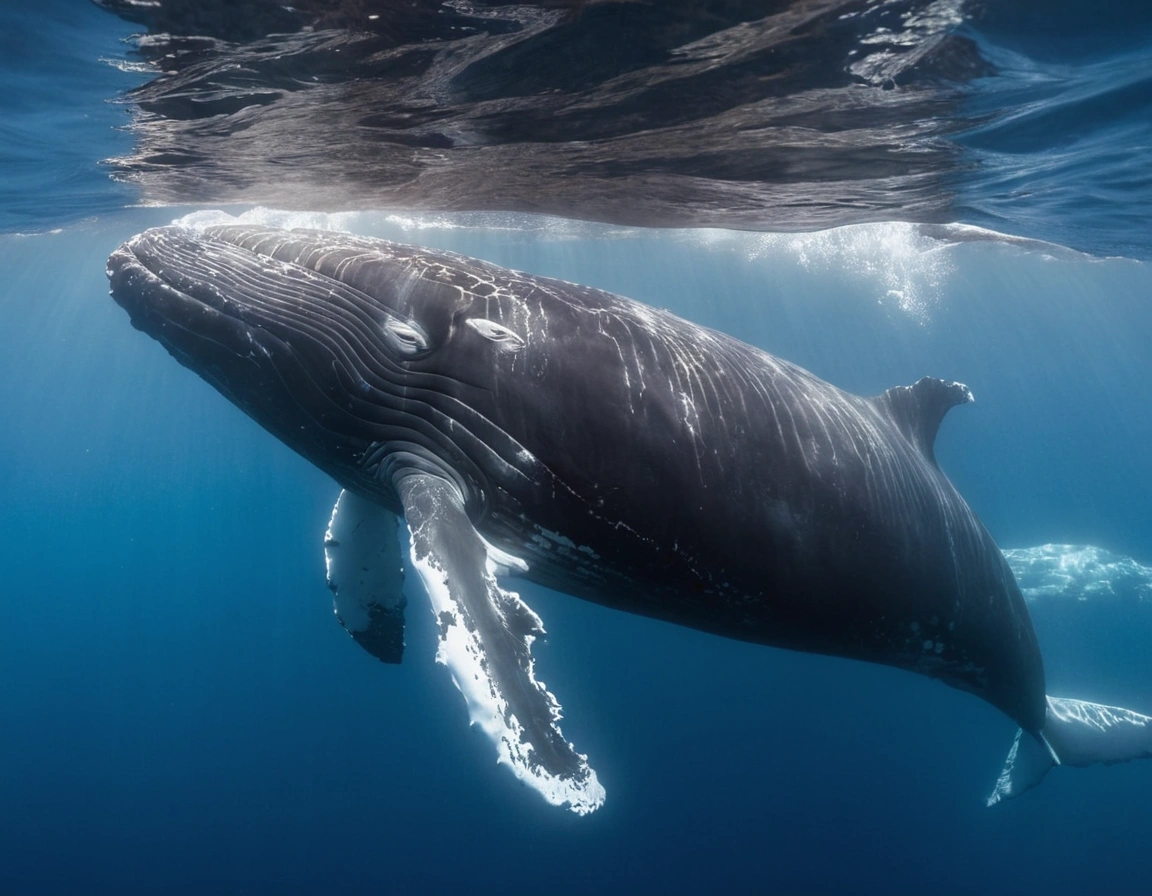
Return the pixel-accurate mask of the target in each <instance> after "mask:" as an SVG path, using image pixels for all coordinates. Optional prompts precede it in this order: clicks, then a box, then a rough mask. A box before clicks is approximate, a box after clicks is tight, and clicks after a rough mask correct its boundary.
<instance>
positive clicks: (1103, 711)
mask: <svg viewBox="0 0 1152 896" xmlns="http://www.w3.org/2000/svg"><path fill="white" fill-rule="evenodd" d="M1041 735H1042V737H1040V738H1037V737H1033V736H1032V735H1029V734H1025V733H1024V732H1023V731H1018V732H1017V733H1016V742H1015V743H1014V744H1013V745H1012V749H1011V750H1010V751H1009V753H1008V759H1007V761H1006V762H1005V764H1004V770H1003V771H1002V772H1001V773H1000V778H999V780H997V782H996V787H995V789H994V790H993V791H992V795H991V796H990V797H988V805H989V806H994V805H995V804H996V803H998V802H1000V801H1001V800H1005V799H1009V798H1011V797H1014V796H1019V795H1020V794H1021V793H1023V792H1024V791H1026V790H1028V789H1030V788H1032V787H1034V786H1036V785H1037V784H1039V783H1040V780H1041V779H1042V778H1043V777H1044V775H1045V774H1046V773H1047V772H1048V770H1049V769H1050V768H1053V767H1055V766H1057V765H1070V766H1077V767H1083V766H1087V765H1097V764H1102V765H1113V764H1115V763H1117V762H1127V761H1129V760H1131V759H1147V758H1152V716H1146V715H1142V714H1141V713H1138V712H1133V711H1132V710H1130V709H1124V708H1123V707H1120V706H1106V705H1104V704H1103V703H1089V702H1088V701H1087V700H1073V699H1071V698H1068V697H1049V698H1048V711H1047V714H1046V716H1045V720H1044V730H1043V731H1042V732H1041Z"/></svg>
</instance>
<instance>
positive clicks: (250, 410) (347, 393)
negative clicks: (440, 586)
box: [107, 226, 525, 504]
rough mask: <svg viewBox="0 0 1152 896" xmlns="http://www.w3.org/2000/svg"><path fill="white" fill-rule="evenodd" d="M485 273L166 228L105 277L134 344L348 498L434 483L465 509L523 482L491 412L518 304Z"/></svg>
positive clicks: (373, 243)
mask: <svg viewBox="0 0 1152 896" xmlns="http://www.w3.org/2000/svg"><path fill="white" fill-rule="evenodd" d="M485 270H486V268H485V266H484V265H482V263H477V262H473V261H471V260H470V259H464V258H462V257H460V256H453V255H451V254H450V253H442V252H431V251H428V250H423V249H418V248H416V247H411V246H404V245H400V244H396V243H390V242H386V241H383V240H370V239H359V238H356V237H351V236H349V235H347V234H335V233H329V232H321V231H287V230H280V229H272V228H264V227H252V226H217V227H209V228H205V229H202V230H192V229H187V228H183V227H178V226H169V227H158V228H154V229H151V230H147V231H145V232H144V233H141V234H139V235H138V236H136V237H133V238H132V239H130V240H128V241H127V242H126V243H124V244H123V245H122V246H120V247H119V248H118V249H117V250H116V251H115V252H113V253H112V255H111V256H110V258H109V260H108V270H107V273H108V277H109V280H110V281H111V292H112V296H113V298H114V299H115V300H116V301H117V302H118V303H119V304H120V305H121V306H123V307H124V308H125V310H127V312H128V313H129V315H130V316H131V319H132V323H133V325H134V326H135V327H136V328H137V329H140V330H142V331H144V332H145V333H147V334H148V335H150V336H152V337H153V338H155V339H156V340H158V341H159V342H160V343H162V344H163V345H164V346H165V348H167V349H168V351H169V352H170V353H171V354H172V355H173V356H174V357H175V358H176V359H177V360H179V361H180V362H181V363H182V364H184V365H185V366H186V367H189V368H191V369H192V370H194V371H195V372H196V373H198V374H199V375H200V376H201V377H203V378H204V379H205V380H207V381H208V382H209V383H211V384H212V385H213V386H215V387H216V388H217V389H218V390H219V391H220V392H221V393H223V394H224V395H225V396H226V397H228V398H229V399H230V400H231V401H232V402H234V403H235V404H236V405H237V406H239V407H240V408H241V409H242V410H244V411H245V412H246V413H247V414H248V415H249V416H251V417H252V418H254V419H255V420H256V421H257V422H258V423H259V424H261V425H262V426H263V427H264V428H266V429H267V430H269V431H270V432H272V433H273V434H274V435H276V436H277V437H278V438H280V439H281V440H282V441H284V442H285V443H286V444H287V445H289V447H291V448H293V449H295V450H296V451H298V452H299V453H300V454H302V455H304V456H305V457H306V458H307V459H309V460H310V461H312V462H313V463H315V464H316V465H317V466H319V467H320V468H321V469H323V470H325V471H326V472H328V473H330V474H331V475H332V476H334V477H335V478H336V479H337V481H339V482H340V483H341V484H342V485H344V486H345V487H351V488H354V489H356V490H358V491H361V492H368V493H373V494H375V495H376V497H378V498H379V499H381V500H383V501H384V502H385V503H387V504H394V503H395V501H394V487H393V486H394V478H395V476H396V475H397V474H398V471H403V470H406V469H413V468H415V469H423V470H429V469H432V470H434V471H437V472H440V473H443V474H444V475H445V476H447V477H449V478H451V479H453V480H454V481H456V482H457V484H458V485H459V486H460V488H461V491H462V493H463V494H464V496H465V499H466V501H468V502H469V503H473V504H474V503H476V502H481V503H482V502H484V501H485V500H486V498H485V495H486V493H487V491H488V490H489V489H490V488H491V487H492V486H493V485H496V486H498V485H499V483H498V482H494V481H493V480H494V479H496V480H498V479H499V478H500V477H501V476H507V475H523V474H524V470H523V461H522V458H523V455H524V452H523V451H522V450H520V449H518V447H517V445H515V444H513V442H512V441H511V440H510V439H509V437H508V436H507V434H506V433H504V432H503V431H502V430H501V429H500V428H499V426H497V425H496V424H495V423H494V422H493V413H492V410H493V404H494V401H495V397H496V393H497V392H498V391H499V388H500V382H501V379H502V377H501V373H502V371H503V370H504V369H505V368H507V367H508V366H509V365H513V364H516V363H517V359H518V358H519V357H520V353H521V350H522V349H523V348H524V345H525V337H524V335H523V334H522V332H521V331H522V330H523V323H524V322H523V319H522V318H523V313H524V311H523V303H522V302H520V300H519V299H518V298H517V297H516V296H514V295H512V294H511V293H510V292H509V291H508V290H500V289H497V288H495V287H492V286H490V284H487V283H485V282H484V278H485ZM521 363H522V359H521ZM518 467H519V469H517V468H518Z"/></svg>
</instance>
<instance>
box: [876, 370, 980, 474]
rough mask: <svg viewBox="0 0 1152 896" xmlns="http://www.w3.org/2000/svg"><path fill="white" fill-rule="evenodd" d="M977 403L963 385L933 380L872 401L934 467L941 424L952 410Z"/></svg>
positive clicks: (893, 391)
mask: <svg viewBox="0 0 1152 896" xmlns="http://www.w3.org/2000/svg"><path fill="white" fill-rule="evenodd" d="M974 400H975V399H974V398H973V397H972V390H971V389H969V388H968V387H967V386H965V385H964V384H963V383H951V382H948V381H947V380H939V379H936V378H935V377H931V376H926V377H923V378H922V379H920V380H918V381H917V382H915V383H913V384H912V385H911V386H896V387H895V388H893V389H889V390H888V391H887V392H885V393H884V394H883V395H877V396H876V397H875V398H874V399H872V401H873V403H874V404H875V405H876V407H877V408H879V409H880V410H881V411H883V412H884V413H885V414H886V415H887V416H888V418H889V419H890V420H892V422H893V423H895V424H896V425H897V426H898V427H899V428H900V431H901V432H903V433H904V435H905V436H906V437H907V438H908V439H909V441H911V442H912V444H913V445H915V446H916V447H917V448H919V449H920V453H921V454H923V455H924V456H925V457H926V458H928V459H929V460H930V461H932V462H933V463H935V462H936V454H935V452H933V450H932V445H933V443H934V442H935V441H936V433H937V431H938V430H939V429H940V421H941V420H943V419H944V415H945V414H947V413H948V409H949V408H953V407H955V406H956V405H958V404H968V403H969V402H971V401H974Z"/></svg>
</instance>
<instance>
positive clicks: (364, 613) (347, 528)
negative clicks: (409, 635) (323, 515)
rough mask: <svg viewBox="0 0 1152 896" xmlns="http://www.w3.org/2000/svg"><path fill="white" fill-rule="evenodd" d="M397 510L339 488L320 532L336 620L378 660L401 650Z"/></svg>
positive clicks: (396, 656) (396, 657) (397, 656)
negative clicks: (322, 538)
mask: <svg viewBox="0 0 1152 896" xmlns="http://www.w3.org/2000/svg"><path fill="white" fill-rule="evenodd" d="M399 528H400V521H399V520H398V519H397V518H396V514H394V513H392V512H390V511H388V510H386V509H385V508H383V507H381V506H380V505H379V504H374V503H373V502H371V501H369V500H368V499H367V498H361V497H360V496H359V495H355V494H353V493H352V492H349V491H343V492H340V497H339V498H337V500H336V506H335V507H333V508H332V519H331V520H329V522H328V531H327V532H325V533H324V560H325V562H326V565H327V569H328V588H329V590H330V591H331V592H332V603H333V608H334V610H335V612H336V618H337V619H338V620H340V624H341V625H342V626H344V628H345V629H347V630H348V634H350V635H351V636H352V637H353V638H354V639H355V641H356V643H357V644H359V645H360V646H361V647H363V648H364V649H365V650H367V651H368V652H369V653H370V654H372V655H373V656H374V657H376V658H377V659H378V660H380V661H381V662H383V663H399V662H400V660H401V659H402V658H403V656H404V605H405V604H406V603H407V601H406V600H405V599H404V590H403V589H404V571H403V566H402V563H401V560H400V540H399V538H398V537H397V532H398V530H399Z"/></svg>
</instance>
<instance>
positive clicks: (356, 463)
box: [108, 226, 1056, 808]
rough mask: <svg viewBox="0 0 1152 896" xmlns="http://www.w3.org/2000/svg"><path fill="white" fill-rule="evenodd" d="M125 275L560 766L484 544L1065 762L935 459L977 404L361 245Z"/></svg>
mask: <svg viewBox="0 0 1152 896" xmlns="http://www.w3.org/2000/svg"><path fill="white" fill-rule="evenodd" d="M108 273H109V277H110V279H111V284H112V294H113V296H114V298H115V299H116V301H117V302H119V303H120V304H121V305H122V306H124V308H125V309H126V310H127V311H128V312H129V314H130V315H131V318H132V322H133V324H134V325H135V326H136V327H138V328H139V329H141V330H143V331H145V332H146V333H148V334H149V335H151V336H153V337H154V338H156V339H158V340H159V341H160V342H161V343H162V344H163V345H164V346H165V347H166V348H167V349H168V350H169V352H171V353H172V354H173V355H174V356H175V357H176V358H177V359H178V360H179V361H180V362H181V363H182V364H184V365H186V366H188V367H190V368H192V369H193V370H195V371H196V372H197V373H198V374H200V375H201V376H202V377H204V378H205V379H206V380H208V381H209V382H211V383H212V384H213V385H214V386H215V387H216V388H217V389H219V390H220V391H221V392H222V393H223V394H224V395H225V396H227V397H228V398H229V399H230V400H231V401H233V402H235V403H236V404H237V405H238V406H239V407H241V408H242V409H243V410H244V411H246V412H247V413H248V414H249V415H251V416H252V417H253V418H254V419H255V420H257V421H258V422H259V423H260V424H261V425H262V426H264V427H265V428H266V429H268V430H269V431H270V432H272V433H273V434H275V435H276V436H277V437H278V438H280V439H281V440H282V441H284V442H285V443H286V444H288V445H289V446H291V447H292V448H293V449H295V450H296V451H298V452H299V453H301V454H302V455H303V456H304V457H306V458H308V459H309V460H310V461H312V462H313V463H314V464H316V465H317V466H318V467H320V468H321V469H323V470H324V471H326V472H327V473H329V474H330V475H331V476H332V477H333V478H334V479H335V480H336V481H337V482H339V483H340V485H341V486H343V487H344V488H345V489H346V490H348V491H350V492H352V493H354V494H356V495H358V496H360V497H361V498H363V499H367V501H368V502H372V503H373V504H376V505H379V506H381V507H383V508H385V509H386V510H387V511H390V512H392V513H395V514H403V515H404V516H405V518H406V520H407V522H408V525H409V528H410V530H411V531H412V536H413V551H414V555H413V556H414V558H415V557H417V555H419V556H423V557H431V558H432V559H433V561H434V565H435V568H436V570H437V571H439V572H444V573H445V575H446V577H447V580H448V583H449V584H448V586H447V587H448V591H449V592H450V599H451V601H454V602H455V603H453V604H452V606H454V607H457V608H459V607H464V608H465V609H463V610H462V611H461V612H462V613H463V614H464V616H465V617H466V621H467V620H469V619H470V622H468V629H469V631H471V632H473V634H474V636H475V637H476V638H477V639H478V641H479V642H480V643H481V649H482V650H483V652H484V653H485V654H486V660H485V665H486V667H491V668H490V671H491V672H492V675H493V676H494V680H496V683H495V684H494V685H493V693H499V694H503V695H504V696H505V697H506V698H507V701H508V706H509V707H510V709H508V710H507V711H506V713H505V714H506V715H507V713H508V712H511V713H514V714H516V715H517V717H518V718H519V719H520V721H521V722H522V723H524V727H525V728H526V729H527V730H526V732H525V733H522V734H521V735H520V737H521V738H522V739H523V740H525V741H526V742H531V743H532V744H533V749H534V751H535V752H534V753H533V756H534V757H535V758H534V759H533V760H532V761H533V762H539V763H541V764H542V765H543V766H544V767H545V768H546V769H547V770H548V771H549V773H550V774H555V775H557V776H560V777H565V776H567V777H576V778H579V777H580V776H581V775H582V774H583V773H584V771H586V767H584V766H582V765H581V761H582V759H583V757H581V756H579V754H576V753H575V752H574V751H573V750H572V749H571V746H570V745H568V744H567V742H566V741H564V740H563V738H562V736H561V735H560V733H559V729H558V728H557V727H556V725H555V724H554V723H555V719H554V718H549V715H550V714H552V710H551V708H550V705H549V704H548V699H550V695H547V693H546V692H542V689H538V688H537V687H536V685H535V682H534V681H533V680H531V676H530V660H529V659H528V656H527V646H529V645H530V644H531V637H528V639H527V640H526V641H525V636H526V635H529V636H534V635H536V634H539V633H541V631H542V629H540V628H539V620H538V619H536V618H535V616H534V614H531V611H530V610H527V608H526V607H523V605H522V604H515V603H510V602H509V601H508V600H507V599H506V598H502V597H500V596H499V595H500V594H504V595H507V593H506V592H502V591H499V589H498V588H496V586H495V585H494V580H492V577H491V575H488V576H487V578H485V573H484V572H483V564H484V556H485V546H484V544H485V542H486V543H487V544H488V545H490V546H492V547H494V548H496V549H498V551H501V552H505V553H506V554H508V555H512V556H513V557H514V558H519V559H520V560H521V561H523V562H524V563H525V564H526V565H527V567H526V569H522V570H521V571H520V573H521V575H523V576H524V577H526V578H528V579H530V580H532V581H536V582H539V583H541V584H544V585H547V586H549V587H551V588H554V589H556V590H559V591H563V592H566V593H569V594H572V595H575V596H578V597H581V598H584V599H588V600H592V601H596V602H598V603H601V604H605V605H607V606H611V607H615V608H618V609H623V610H628V611H630V612H633V613H639V614H642V615H646V616H652V617H656V618H660V619H665V620H668V621H671V622H675V623H678V624H681V625H687V626H690V627H692V628H697V629H702V630H705V631H709V632H715V633H717V634H721V635H724V636H727V637H731V638H738V639H741V640H746V641H753V642H757V643H762V644H768V645H772V646H776V647H785V648H789V649H795V650H804V651H810V652H816V653H825V654H832V655H836V656H843V657H851V658H855V659H861V660H867V661H871V662H877V663H885V664H888V665H893V666H898V667H900V668H904V669H908V670H911V671H915V672H920V673H923V674H925V675H929V676H932V677H934V678H938V679H941V680H943V681H945V682H946V683H948V684H950V685H952V686H954V687H957V688H961V689H963V690H966V691H970V692H972V693H974V694H977V695H978V696H980V697H982V698H983V699H985V700H987V701H988V702H989V703H991V704H992V705H994V706H996V707H997V708H999V709H1001V710H1002V711H1003V712H1005V713H1006V714H1007V715H1009V716H1010V717H1011V718H1013V719H1014V720H1016V721H1017V722H1018V723H1019V724H1020V726H1021V728H1022V729H1023V730H1024V731H1026V732H1028V733H1030V734H1032V735H1033V736H1034V737H1035V738H1036V739H1037V741H1038V742H1039V743H1040V744H1041V745H1042V746H1043V747H1045V748H1046V755H1047V756H1048V759H1047V761H1048V763H1049V764H1052V762H1053V761H1054V760H1055V759H1056V756H1055V753H1054V751H1053V749H1052V747H1051V745H1050V743H1049V740H1050V739H1046V738H1045V735H1044V729H1045V724H1046V721H1047V720H1048V716H1049V710H1048V705H1047V700H1046V697H1045V690H1044V673H1043V665H1042V662H1041V659H1040V653H1039V649H1038V647H1037V643H1036V637H1035V634H1034V632H1033V629H1032V625H1031V621H1030V619H1029V616H1028V611H1027V609H1026V606H1025V604H1024V601H1023V598H1022V597H1021V594H1020V591H1019V589H1018V588H1017V586H1016V583H1015V580H1014V579H1013V577H1012V573H1011V571H1010V569H1009V567H1008V566H1007V564H1006V563H1005V561H1004V558H1003V556H1002V555H1001V553H1000V551H999V550H998V549H997V547H996V544H995V543H994V542H993V540H992V538H991V536H990V535H989V534H988V532H987V530H986V529H985V528H984V526H983V525H982V524H981V523H980V521H979V520H978V519H977V518H976V516H975V514H974V513H973V512H972V511H971V510H970V508H969V507H968V506H967V504H966V503H965V502H964V500H963V499H962V498H961V497H960V495H959V494H958V493H957V492H956V490H955V489H954V488H953V487H952V485H951V483H950V482H949V481H948V479H947V478H946V477H945V475H944V474H943V473H942V472H941V471H940V469H939V468H938V466H937V464H936V462H935V459H934V457H933V453H932V443H933V440H934V438H935V435H936V430H937V428H938V426H939V423H940V420H941V419H942V417H943V415H944V414H945V412H946V411H947V410H948V409H949V408H950V407H952V406H953V405H955V404H959V403H963V402H966V401H970V400H971V395H970V393H969V392H968V390H967V388H966V387H964V386H961V385H959V384H956V383H948V382H944V381H941V380H934V379H923V380H921V381H920V382H918V383H916V384H915V385H914V386H909V387H900V388H896V389H892V390H889V391H888V392H886V393H884V394H883V395H881V396H878V397H876V398H862V397H859V396H856V395H852V394H849V393H846V392H843V391H841V390H839V389H837V388H836V387H834V386H832V385H829V384H828V383H825V382H823V381H822V380H820V379H818V378H817V377H815V376H814V375H812V374H811V373H809V372H807V371H805V370H803V369H801V368H799V367H796V366H795V365H792V364H789V363H787V362H785V361H781V360H779V359H777V358H774V357H772V356H771V355H768V354H767V353H765V352H763V351H761V350H759V349H756V348H753V347H752V346H749V345H746V344H744V343H742V342H739V341H738V340H736V339H733V338H731V337H729V336H726V335H724V334H721V333H717V332H715V331H711V330H706V329H704V328H701V327H698V326H696V325H694V324H691V323H689V322H687V321H684V320H682V319H680V318H677V317H675V316H674V315H672V314H669V313H667V312H663V311H658V310H655V309H652V308H649V307H647V306H644V305H641V304H639V303H637V302H633V301H630V300H628V299H625V298H622V297H620V296H615V295H612V294H610V293H606V292H602V291H600V290H596V289H591V288H588V287H583V286H577V285H573V284H570V283H564V282H561V281H557V280H551V279H547V278H544V277H535V276H532V275H529V274H523V273H518V272H513V271H509V270H506V269H503V268H500V267H497V266H495V265H491V264H487V263H485V262H481V261H477V260H474V259H469V258H465V257H462V256H459V255H455V254H453V253H449V252H440V251H433V250H428V249H422V248H417V247H412V246H404V245H398V244H395V243H390V242H385V241H381V240H373V239H363V238H357V237H353V236H349V235H346V234H333V233H327V232H312V231H282V230H272V229H268V228H263V227H250V226H220V227H210V228H207V229H206V230H204V231H200V232H193V231H189V230H185V229H182V228H178V227H164V228H157V229H154V230H150V231H147V232H145V233H144V234H141V235H140V236H137V237H135V238H134V239H133V240H131V241H129V242H128V243H126V244H125V245H124V246H122V247H121V248H120V249H118V250H117V251H116V252H115V253H114V254H113V255H112V257H111V258H110V259H109V265H108ZM421 552H423V553H421ZM434 579H435V576H433V579H429V578H428V577H427V576H426V577H425V581H426V583H431V586H433V587H434V586H435V581H434ZM486 582H487V583H488V584H485V583H486ZM485 589H487V592H485ZM485 593H487V597H485ZM512 597H513V598H514V597H515V596H514V595H513V596H512ZM400 606H401V607H402V605H400ZM521 607H522V608H523V609H522V610H521V609H520V608H521ZM400 613H401V610H397V611H395V612H394V613H393V614H392V616H391V617H389V618H402V616H401V615H400ZM392 640H393V641H394V640H395V639H394V638H393V639H392ZM362 643H365V642H364V640H362ZM365 646H368V647H369V649H370V650H371V649H372V648H371V646H369V645H368V644H365ZM374 652H377V654H378V655H381V657H382V658H383V659H386V660H391V661H398V659H399V654H398V653H395V652H393V653H390V654H389V655H383V654H382V653H381V652H380V651H374ZM526 670H527V671H526ZM525 675H527V678H525ZM542 693H543V696H541V694H542ZM531 719H534V720H535V721H534V722H533V721H527V720H531ZM593 808H594V807H593Z"/></svg>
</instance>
